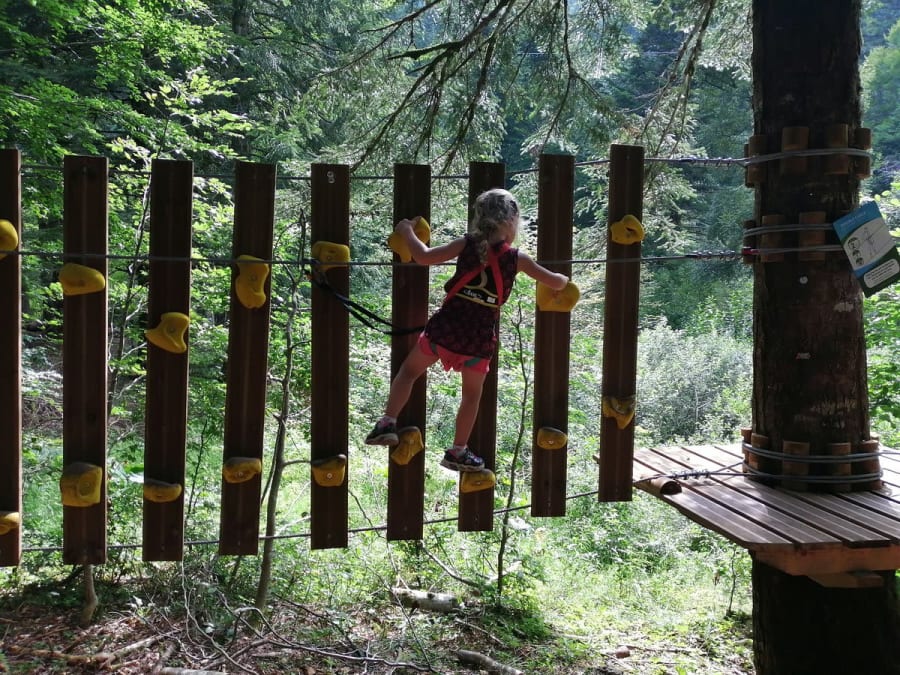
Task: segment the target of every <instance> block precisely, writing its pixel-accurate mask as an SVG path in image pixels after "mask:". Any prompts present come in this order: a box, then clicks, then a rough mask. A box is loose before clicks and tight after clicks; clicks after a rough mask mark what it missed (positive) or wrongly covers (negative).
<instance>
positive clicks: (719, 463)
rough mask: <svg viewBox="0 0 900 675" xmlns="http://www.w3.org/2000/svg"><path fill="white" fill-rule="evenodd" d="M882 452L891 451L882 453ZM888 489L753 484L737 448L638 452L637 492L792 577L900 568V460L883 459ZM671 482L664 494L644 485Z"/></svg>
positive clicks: (687, 447)
mask: <svg viewBox="0 0 900 675" xmlns="http://www.w3.org/2000/svg"><path fill="white" fill-rule="evenodd" d="M883 450H884V451H885V452H892V451H891V450H889V449H887V448H884V449H883ZM882 459H883V460H884V461H882V463H881V466H882V471H883V474H884V475H883V481H884V487H882V488H881V489H879V490H876V491H869V492H865V491H863V492H850V493H840V494H831V493H829V494H825V493H813V492H796V491H791V490H786V489H783V488H780V487H771V486H768V485H764V484H762V483H759V482H757V481H753V480H750V479H748V478H747V477H746V476H745V475H744V474H743V473H742V472H741V462H742V452H741V446H740V444H733V445H702V446H700V445H697V446H677V447H669V448H645V449H640V450H637V451H636V452H635V457H634V466H633V471H634V476H635V486H636V487H637V488H638V489H642V490H645V491H647V492H649V493H651V494H654V495H655V496H656V497H657V498H659V499H661V500H663V501H664V502H666V503H667V504H670V505H671V506H673V507H674V508H676V509H678V511H680V512H681V513H683V514H684V515H685V516H687V517H688V518H689V519H691V520H693V521H694V522H696V523H698V524H700V525H702V526H704V527H706V528H708V529H710V530H713V531H715V532H718V533H719V534H721V535H722V536H724V537H726V538H727V539H729V540H731V541H733V542H734V543H736V544H738V545H740V546H742V547H743V548H746V549H747V550H748V551H749V552H750V554H751V555H752V556H754V558H756V559H757V560H760V561H762V562H765V563H767V564H770V565H772V566H774V567H777V568H779V569H781V570H783V571H785V572H787V573H789V574H802V575H809V576H816V575H834V574H843V573H845V572H853V571H865V570H890V569H898V568H900V487H898V486H900V461H898V460H897V459H895V457H894V456H892V455H882ZM650 476H673V477H674V480H676V481H677V483H678V485H679V487H680V491H678V492H676V493H675V494H660V493H659V491H655V490H653V489H652V488H651V486H650V485H649V483H648V482H647V481H646V480H642V479H645V478H647V477H650Z"/></svg>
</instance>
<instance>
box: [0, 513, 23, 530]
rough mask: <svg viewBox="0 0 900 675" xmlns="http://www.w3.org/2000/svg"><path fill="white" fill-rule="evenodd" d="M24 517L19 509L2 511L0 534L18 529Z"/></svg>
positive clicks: (0, 515) (0, 514)
mask: <svg viewBox="0 0 900 675" xmlns="http://www.w3.org/2000/svg"><path fill="white" fill-rule="evenodd" d="M21 524H22V518H21V516H20V515H19V512H18V511H0V535H3V534H7V533H9V532H12V531H13V530H18V529H19V525H21Z"/></svg>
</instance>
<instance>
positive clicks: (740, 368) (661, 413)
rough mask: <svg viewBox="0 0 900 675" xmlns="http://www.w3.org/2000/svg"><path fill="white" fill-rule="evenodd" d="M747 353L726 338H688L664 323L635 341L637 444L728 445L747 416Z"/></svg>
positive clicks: (739, 343)
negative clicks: (641, 436)
mask: <svg viewBox="0 0 900 675" xmlns="http://www.w3.org/2000/svg"><path fill="white" fill-rule="evenodd" d="M751 368H752V361H751V353H750V346H749V344H748V343H746V342H742V341H738V340H736V339H734V338H733V337H730V336H728V335H725V334H715V333H712V334H704V335H691V334H688V333H686V332H685V331H680V330H673V329H672V328H670V327H669V326H667V325H665V324H660V325H658V326H656V327H655V328H650V329H647V330H644V331H642V333H641V336H640V339H639V342H638V401H639V404H638V407H637V413H636V418H637V425H638V427H639V429H640V430H641V433H642V434H643V435H644V438H642V439H641V442H649V443H654V444H671V443H673V442H685V441H686V442H711V441H720V440H728V441H733V440H734V439H735V436H736V432H737V430H738V429H739V428H740V426H741V425H742V424H746V423H747V421H748V420H749V418H750V415H749V413H750V410H749V402H750V386H751Z"/></svg>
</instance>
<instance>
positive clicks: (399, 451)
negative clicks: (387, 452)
mask: <svg viewBox="0 0 900 675" xmlns="http://www.w3.org/2000/svg"><path fill="white" fill-rule="evenodd" d="M397 436H398V438H399V439H400V442H399V443H398V444H397V445H396V446H394V449H393V450H392V451H391V459H392V460H394V461H395V462H397V464H401V465H403V464H409V461H410V460H411V459H412V458H413V457H415V456H416V455H417V454H418V453H420V452H421V451H422V450H424V449H425V444H424V443H423V442H422V432H421V431H420V430H419V427H403V428H402V429H399V430H398V431H397Z"/></svg>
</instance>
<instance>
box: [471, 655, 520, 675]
mask: <svg viewBox="0 0 900 675" xmlns="http://www.w3.org/2000/svg"><path fill="white" fill-rule="evenodd" d="M456 658H458V659H459V660H460V661H461V662H462V663H469V664H472V665H475V666H478V667H479V668H483V669H484V670H486V671H488V672H489V673H501V675H525V673H524V672H523V671H521V670H519V669H518V668H513V667H512V666H507V665H504V664H502V663H500V662H499V661H495V660H494V659H492V658H491V657H490V656H485V655H484V654H479V653H478V652H470V651H468V650H465V649H460V650H458V651H457V652H456Z"/></svg>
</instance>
